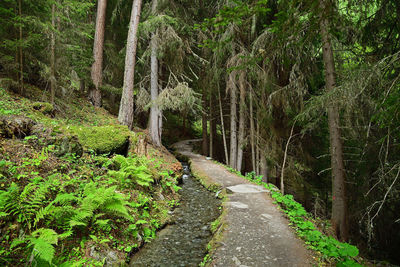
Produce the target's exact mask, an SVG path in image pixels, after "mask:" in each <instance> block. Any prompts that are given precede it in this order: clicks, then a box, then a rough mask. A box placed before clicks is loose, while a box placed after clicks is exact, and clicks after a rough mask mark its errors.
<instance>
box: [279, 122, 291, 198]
mask: <svg viewBox="0 0 400 267" xmlns="http://www.w3.org/2000/svg"><path fill="white" fill-rule="evenodd" d="M293 130H294V123H293V125H292V129H291V130H290V135H289V138H288V140H287V142H286V146H285V154H284V155H283V163H282V168H281V176H280V180H281V194H282V195H284V194H285V184H284V183H283V182H284V178H285V165H286V159H287V153H288V148H289V145H290V141H291V140H292V137H293Z"/></svg>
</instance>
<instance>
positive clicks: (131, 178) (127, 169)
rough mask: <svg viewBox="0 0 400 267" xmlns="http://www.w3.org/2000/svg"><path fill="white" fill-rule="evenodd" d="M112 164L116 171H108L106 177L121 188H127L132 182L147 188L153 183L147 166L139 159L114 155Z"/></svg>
mask: <svg viewBox="0 0 400 267" xmlns="http://www.w3.org/2000/svg"><path fill="white" fill-rule="evenodd" d="M113 164H114V166H115V167H116V168H117V170H111V171H109V172H108V175H109V176H110V177H111V178H114V179H115V180H116V181H117V182H118V183H119V184H120V185H121V186H123V187H129V186H130V185H131V183H132V182H134V183H136V184H138V185H140V186H144V187H148V186H150V185H151V183H153V182H154V180H153V177H152V175H151V174H150V171H149V168H148V166H147V165H146V164H145V162H143V161H141V159H140V158H136V157H129V158H125V157H124V156H121V155H116V156H115V157H114V158H113Z"/></svg>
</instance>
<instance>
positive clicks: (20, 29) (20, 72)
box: [18, 0, 25, 95]
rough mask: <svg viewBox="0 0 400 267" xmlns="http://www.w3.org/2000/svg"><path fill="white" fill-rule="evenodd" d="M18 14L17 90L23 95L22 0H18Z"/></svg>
mask: <svg viewBox="0 0 400 267" xmlns="http://www.w3.org/2000/svg"><path fill="white" fill-rule="evenodd" d="M18 14H19V18H20V22H19V79H18V84H19V90H20V94H21V95H25V88H24V55H23V51H22V40H23V39H22V0H18Z"/></svg>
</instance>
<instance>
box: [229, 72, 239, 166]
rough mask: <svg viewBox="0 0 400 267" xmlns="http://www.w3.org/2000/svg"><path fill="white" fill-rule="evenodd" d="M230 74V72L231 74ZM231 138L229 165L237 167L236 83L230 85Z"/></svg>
mask: <svg viewBox="0 0 400 267" xmlns="http://www.w3.org/2000/svg"><path fill="white" fill-rule="evenodd" d="M231 75H232V74H231ZM230 94H231V139H230V152H231V153H230V158H229V166H231V167H232V168H233V169H236V168H237V125H236V124H237V107H236V105H237V92H236V85H233V86H231V88H230Z"/></svg>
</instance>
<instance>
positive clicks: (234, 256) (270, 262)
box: [174, 140, 312, 267]
mask: <svg viewBox="0 0 400 267" xmlns="http://www.w3.org/2000/svg"><path fill="white" fill-rule="evenodd" d="M194 142H198V140H186V141H181V142H178V143H176V144H174V148H175V149H176V150H177V151H178V152H179V153H181V154H183V155H185V156H187V157H189V158H190V159H191V161H192V162H191V163H192V164H191V168H192V171H193V172H194V173H196V172H197V173H201V174H202V175H206V176H207V178H208V179H210V180H211V182H214V183H218V184H220V185H222V187H223V188H226V189H227V192H230V193H229V194H228V200H227V202H226V203H225V209H226V213H227V214H226V217H225V221H226V223H227V227H226V228H225V230H224V232H223V235H222V240H220V241H221V242H220V244H221V246H219V247H218V248H217V249H216V251H215V253H214V257H213V261H212V263H211V266H241V267H245V266H312V260H311V256H310V253H309V252H308V251H307V249H306V247H305V244H304V242H303V241H301V240H300V239H298V238H297V237H296V235H295V233H294V231H293V230H292V229H291V228H290V227H289V225H288V224H289V221H288V220H287V219H286V218H284V216H283V215H282V213H281V212H280V211H279V210H278V209H277V207H276V205H275V204H273V203H272V199H271V198H270V196H269V195H268V194H267V190H266V189H265V188H264V187H262V186H257V185H254V184H251V183H250V182H248V181H246V180H244V179H243V178H241V177H239V176H237V175H235V174H233V173H230V172H229V171H228V170H226V169H225V168H224V167H223V166H220V165H218V164H215V163H214V162H212V161H211V160H207V159H206V158H205V157H204V156H201V155H198V154H195V153H193V152H192V144H193V143H194Z"/></svg>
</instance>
